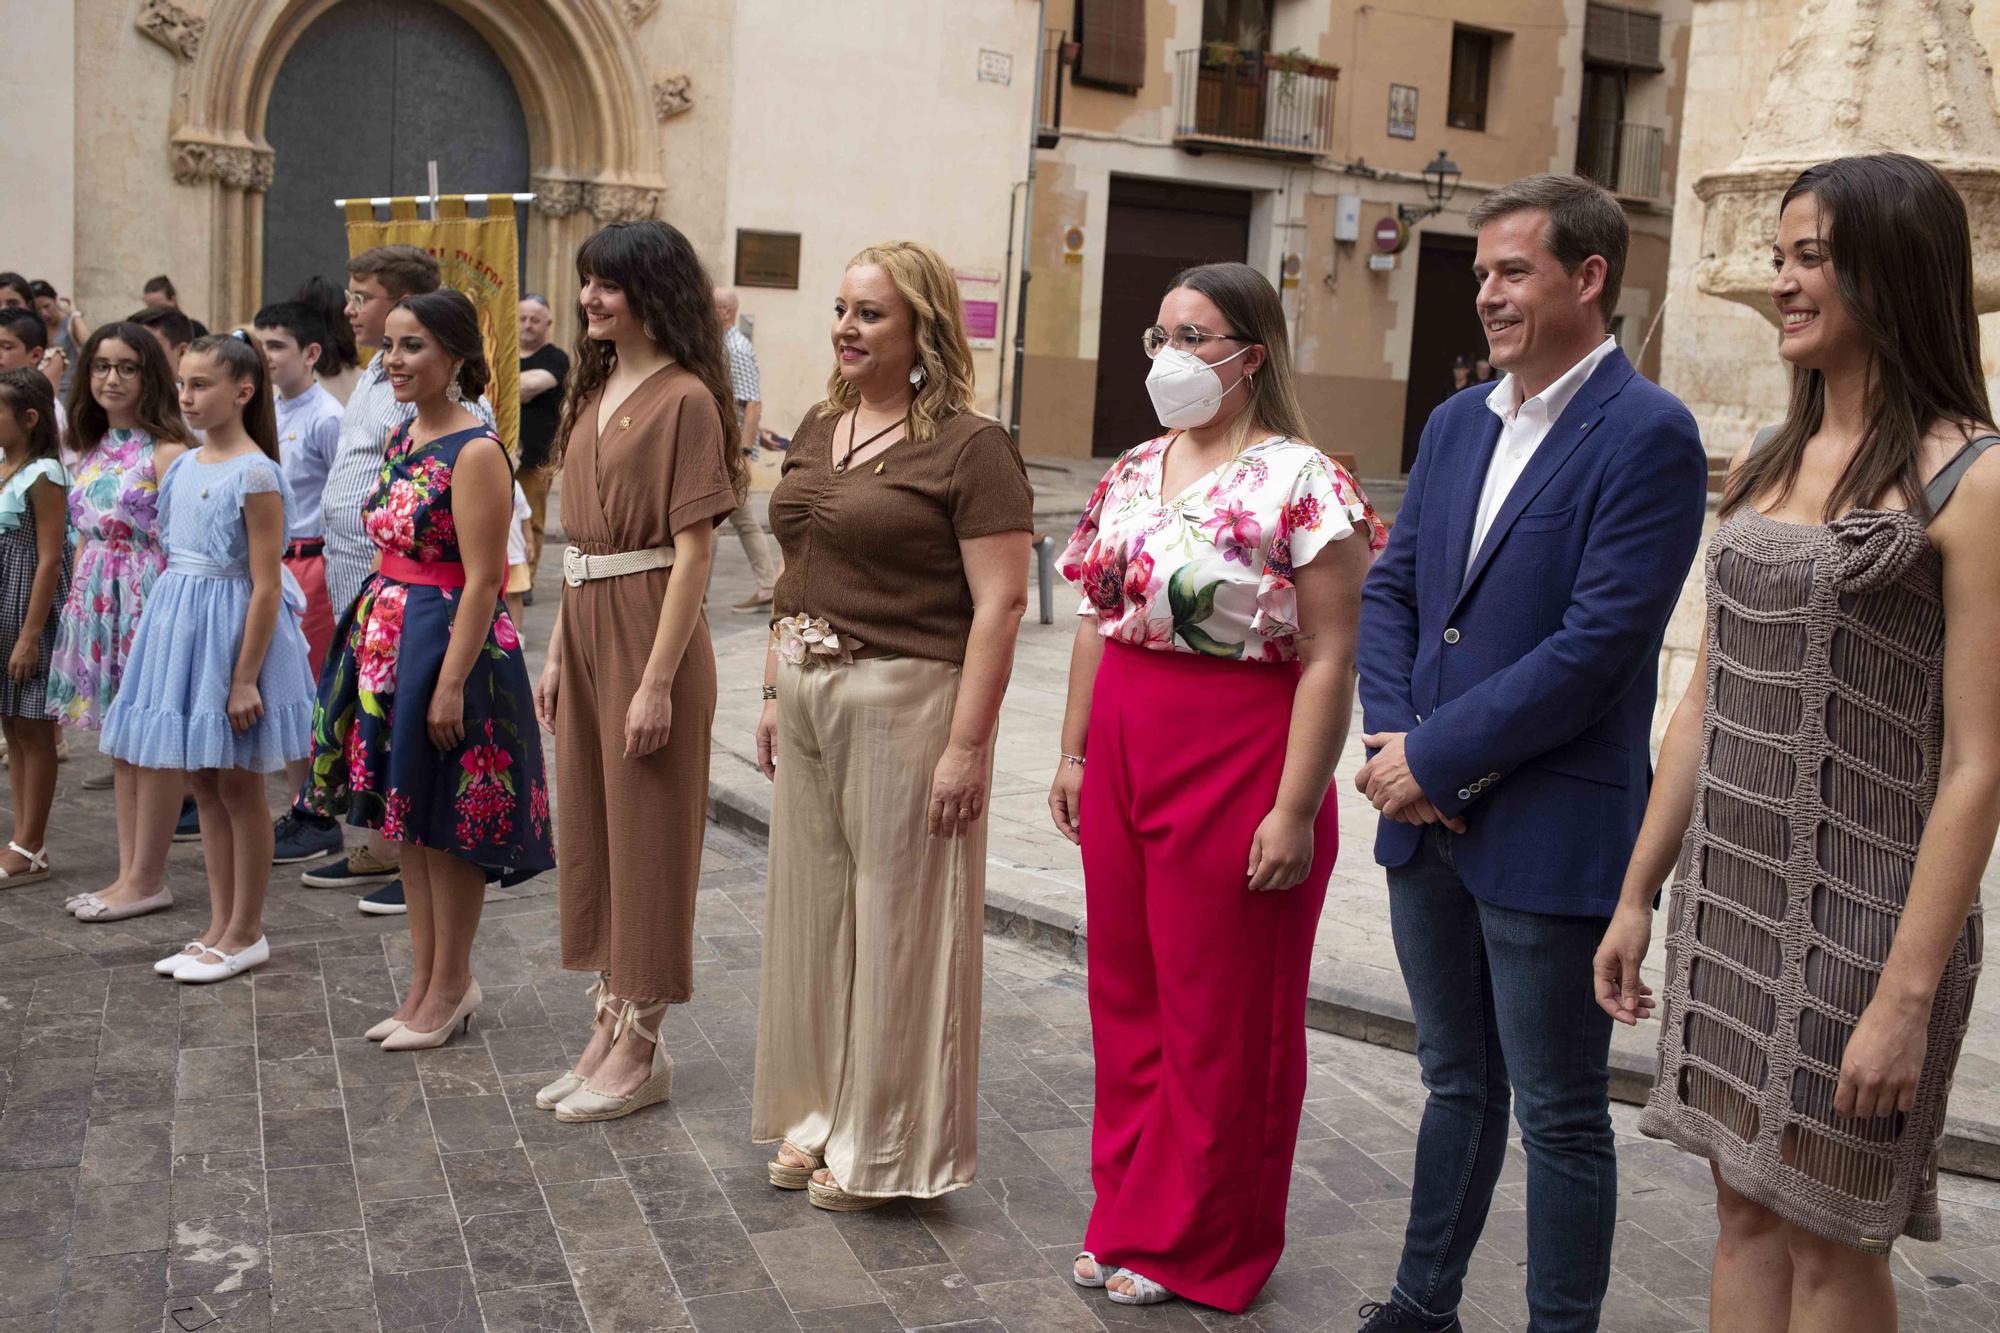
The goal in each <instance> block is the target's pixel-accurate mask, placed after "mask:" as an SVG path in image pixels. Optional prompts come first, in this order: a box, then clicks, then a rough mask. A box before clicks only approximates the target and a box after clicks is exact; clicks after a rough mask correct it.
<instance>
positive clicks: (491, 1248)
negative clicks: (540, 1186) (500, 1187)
mask: <svg viewBox="0 0 2000 1333" xmlns="http://www.w3.org/2000/svg"><path fill="white" fill-rule="evenodd" d="M463 1229H464V1233H465V1249H466V1253H467V1254H468V1255H469V1256H470V1257H471V1259H472V1278H473V1283H474V1285H475V1286H477V1287H478V1288H479V1289H480V1290H481V1291H487V1290H497V1289H500V1288H504V1287H531V1286H543V1285H547V1284H549V1283H552V1282H565V1283H566V1282H568V1281H569V1268H568V1266H567V1265H566V1264H565V1263H564V1261H563V1247H562V1243H561V1242H560V1241H559V1240H558V1239H557V1238H556V1228H555V1223H554V1222H552V1221H551V1220H550V1219H549V1215H548V1214H547V1213H546V1212H544V1211H542V1210H541V1209H540V1208H536V1209H534V1210H533V1211H531V1212H519V1213H486V1214H483V1215H481V1216H479V1217H473V1218H468V1219H467V1220H466V1221H465V1223H464V1228H463Z"/></svg>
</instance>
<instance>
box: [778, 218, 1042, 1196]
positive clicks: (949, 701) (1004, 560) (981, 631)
mask: <svg viewBox="0 0 2000 1333" xmlns="http://www.w3.org/2000/svg"><path fill="white" fill-rule="evenodd" d="M833 350H834V356H835V358H836V364H835V369H834V373H833V377H832V379H831V380H830V381H829V383H828V386H827V401H826V402H824V403H821V404H820V405H819V406H818V407H816V408H814V409H813V410H812V411H811V412H810V413H808V414H807V416H806V419H805V421H804V422H803V423H801V424H800V426H799V429H798V432H797V433H796V434H795V435H794V436H793V437H792V445H791V448H790V449H789V450H787V451H786V454H785V470H784V474H783V476H782V477H781V478H780V480H779V482H778V487H777V489H776V490H775V491H774V492H772V495H771V527H772V530H773V531H775V532H776V533H777V536H778V542H779V545H780V546H781V547H782V548H783V549H784V553H785V564H784V572H783V574H781V575H780V576H779V578H778V586H777V592H776V596H775V598H774V601H773V604H772V615H773V617H774V618H775V620H776V625H775V632H774V635H773V642H772V647H771V651H770V654H769V658H768V660H767V663H766V666H765V669H764V695H765V698H766V699H767V700H769V701H770V702H767V703H766V704H765V705H764V714H763V718H762V719H761V720H760V721H759V723H758V726H757V751H758V757H759V759H760V761H761V762H762V764H763V768H764V773H765V775H766V776H767V777H770V776H773V775H774V773H775V779H776V782H777V789H776V791H775V792H774V793H773V795H772V800H771V869H770V875H771V879H770V893H769V895H768V898H767V901H766V905H765V920H764V960H763V977H762V992H761V999H760V1001H759V1004H758V1009H757V1075H756V1085H755V1090H754V1092H753V1094H752V1098H751V1113H750V1133H751V1137H753V1138H755V1139H756V1140H757V1141H758V1142H760V1143H767V1142H768V1143H778V1144H779V1145H780V1146H779V1149H778V1153H777V1156H776V1157H775V1159H774V1160H773V1161H772V1162H771V1165H770V1177H771V1183H772V1184H773V1185H776V1186H778V1187H779V1188H781V1189H804V1190H806V1191H808V1194H809V1196H810V1198H811V1200H812V1202H813V1203H814V1204H815V1205H817V1206H818V1207H821V1208H827V1209H832V1210H836V1211H855V1210H858V1209H862V1208H869V1207H873V1206H874V1205H876V1204H880V1203H883V1202H885V1201H887V1200H888V1199H890V1198H893V1197H895V1196H898V1195H907V1196H912V1197H917V1198H928V1197H930V1196H932V1195H937V1194H943V1193H946V1192H948V1191H950V1190H955V1189H960V1188H962V1187H964V1186H966V1185H968V1184H970V1183H972V1178H973V1172H974V1170H975V1168H976V1165H977V1153H978V1148H977V1132H976V1131H977V1123H978V1092H977V1087H976V1084H977V1081H978V1075H979V985H980V941H981V933H980V932H981V928H982V926H983V924H984V912H985V908H984V899H985V882H986V876H985V869H986V812H987V795H988V788H989V786H990V783H991V778H992V770H993V734H994V725H995V722H996V721H997V719H998V716H999V712H1000V698H1001V696H1002V695H1003V694H1005V693H1006V690H1007V676H1008V673H1009V671H1010V670H1011V669H1012V666H1013V660H1014V636H1015V633H1016V630H1017V628H1018V626H1019V624H1020V620H1021V613H1022V611H1023V610H1024V609H1026V606H1027V598H1028V531H1029V528H1030V526H1031V524H1032V522H1033V516H1034V515H1033V511H1034V496H1033V492H1032V491H1031V490H1030V488H1029V486H1028V477H1027V470H1026V469H1025V468H1024V467H1023V466H1022V464H1021V456H1020V454H1019V453H1018V452H1017V451H1016V450H1015V448H1014V441H1013V439H1012V438H1011V437H1010V436H1009V435H1008V434H1007V432H1006V431H1005V430H1004V429H1002V428H1001V427H1000V425H999V424H998V423H997V422H994V421H992V420H990V419H988V418H986V417H982V416H979V415H978V414H976V413H974V412H973V411H972V410H971V406H970V400H971V398H972V354H971V352H970V351H969V350H968V348H967V346H966V340H965V327H964V324H963V322H962V321H961V319H960V315H959V304H958V286H957V283H956V281H955V280H954V279H953V277H952V273H951V269H950V267H949V266H947V265H946V264H945V262H944V261H943V260H942V259H941V258H939V257H938V255H937V254H936V253H934V252H933V251H931V250H929V249H927V248H926V247H924V246H921V245H917V244H914V243H912V242H908V241H904V242H898V243H895V244H891V245H883V246H874V247H871V248H869V249H867V250H863V251H862V252H861V253H860V254H858V255H856V256H855V257H854V259H853V261H852V262H851V263H850V264H849V266H848V269H847V273H846V276H845V277H844V278H843V279H842V280H841V284H840V293H839V295H838V296H837V297H836V298H835V300H834V303H833Z"/></svg>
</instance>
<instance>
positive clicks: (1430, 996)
mask: <svg viewBox="0 0 2000 1333" xmlns="http://www.w3.org/2000/svg"><path fill="white" fill-rule="evenodd" d="M1455 836H1456V835H1454V834H1452V833H1450V832H1448V831H1446V830H1445V829H1444V828H1442V827H1440V826H1437V825H1433V826H1431V827H1430V828H1429V829H1427V830H1426V831H1425V837H1424V840H1423V843H1422V845H1421V846H1420V847H1419V848H1418V850H1417V854H1416V855H1415V856H1414V857H1412V858H1411V860H1410V862H1409V864H1407V865H1404V866H1400V867H1397V868H1395V869H1392V870H1390V871H1389V924H1390V930H1391V932H1392V934H1393V935H1394V937H1395V941H1396V958H1397V960H1398V962H1400V963H1401V965H1402V969H1403V980H1404V982H1405V984H1407V985H1408V987H1409V991H1410V1007H1411V1009H1412V1010H1413V1011H1414V1013H1415V1015H1416V1023H1417V1060H1418V1063H1419V1064H1420V1065H1421V1066H1422V1068H1423V1077H1424V1088H1425V1089H1426V1091H1428V1093H1429V1094H1430V1095H1429V1096H1428V1097H1427V1098H1426V1099H1425V1102H1424V1118H1423V1123H1422V1125H1421V1127H1420V1128H1419V1129H1418V1131H1417V1160H1416V1167H1415V1172H1414V1183H1413V1184H1412V1187H1411V1198H1410V1223H1409V1229H1408V1231H1407V1233H1406V1234H1405V1236H1404V1240H1403V1259H1402V1263H1401V1264H1400V1266H1399V1267H1398V1268H1397V1270H1396V1286H1395V1289H1394V1290H1393V1291H1392V1292H1391V1293H1390V1299H1391V1301H1393V1302H1394V1303H1395V1304H1396V1305H1397V1306H1399V1307H1401V1308H1402V1309H1404V1310H1405V1311H1407V1312H1409V1313H1410V1314H1411V1315H1413V1316H1415V1317H1416V1318H1417V1319H1419V1320H1420V1321H1422V1322H1425V1323H1427V1324H1430V1325H1432V1326H1435V1327H1439V1328H1442V1327H1446V1326H1448V1325H1449V1322H1450V1320H1451V1318H1452V1315H1453V1313H1454V1312H1455V1311H1456V1310H1457V1308H1458V1302H1459V1298H1460V1295H1461V1293H1462V1291H1463V1286H1464V1281H1465V1270H1466V1265H1467V1263H1468V1262H1469V1261H1470V1260H1471V1258H1472V1251H1473V1247H1474V1246H1476V1245H1477V1244H1478V1243H1479V1233H1480V1231H1481V1229H1482V1228H1484V1226H1485V1225H1486V1213H1487V1209H1488V1207H1489V1206H1490V1205H1491V1203H1492V1201H1493V1186H1494V1182H1496V1181H1497V1180H1498V1179H1499V1178H1500V1168H1501V1166H1502V1165H1503V1163H1504V1160H1505V1157H1506V1152H1507V1100H1508V1094H1509V1091H1510V1084H1511V1091H1512V1092H1513V1094H1514V1097H1515V1114H1516V1115H1517V1116H1518V1117H1519V1119H1520V1122H1521V1139H1522V1146H1523V1148H1524V1149H1525V1150H1526V1152H1527V1157H1528V1311H1529V1321H1530V1322H1529V1330H1530V1333H1590V1331H1591V1330H1594V1329H1596V1328H1597V1321H1598V1307H1599V1306H1600V1305H1602V1304H1603V1301H1604V1289H1605V1286H1606V1285H1607V1284H1608V1283H1609V1282H1610V1280H1611V1233H1612V1226H1613V1223H1614V1222H1615V1221H1616V1220H1617V1212H1618V1159H1617V1155H1616V1153H1615V1151H1614V1148H1613V1145H1612V1137H1611V1109H1610V1093H1609V1085H1610V1071H1609V1066H1608V1061H1609V1059H1610V1051H1611V1018H1610V1016H1609V1015H1607V1014H1606V1013H1605V1012H1604V1011H1603V1010H1602V1009H1599V1008H1598V1007H1597V1002H1596V999H1595V998H1594V990H1593V987H1592V983H1591V959H1592V957H1593V956H1594V954H1595V953H1596V951H1597V944H1598V940H1599V939H1600V938H1601V937H1602V935H1603V933H1604V922H1603V921H1601V920H1599V919H1598V918H1596V917H1580V916H1545V915H1542V914H1540V913H1536V912H1520V911H1515V910H1513V909H1511V908H1505V907H1496V906H1494V905H1492V904H1491V903H1486V902H1481V901H1480V900H1479V899H1477V898H1475V897H1473V896H1472V893H1471V892H1470V891H1469V890H1468V889H1467V888H1466V887H1465V882H1464V881H1463V880H1461V879H1460V878H1459V877H1458V871H1457V869H1456V867H1455V866H1454V865H1453V862H1452V843H1453V839H1454V837H1455Z"/></svg>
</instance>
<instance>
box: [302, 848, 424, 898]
mask: <svg viewBox="0 0 2000 1333" xmlns="http://www.w3.org/2000/svg"><path fill="white" fill-rule="evenodd" d="M399 873H401V872H400V871H399V870H398V869H397V866H396V863H395V862H394V861H391V860H388V859H387V858H385V857H380V856H377V855H375V853H374V852H373V851H371V850H369V847H368V845H367V844H366V843H363V844H362V845H361V846H359V847H356V848H354V849H353V850H352V851H350V852H348V854H347V855H346V856H344V857H340V858H338V859H337V860H333V861H328V862H327V863H326V864H325V865H320V866H315V867H313V868H312V869H311V870H308V871H306V872H305V873H304V874H302V875H300V876H299V883H301V884H303V885H305V886H306V887H307V888H309V889H364V888H369V887H371V886H373V885H376V884H387V883H388V882H389V881H390V880H392V879H394V878H396V876H397V875H398V874H399Z"/></svg>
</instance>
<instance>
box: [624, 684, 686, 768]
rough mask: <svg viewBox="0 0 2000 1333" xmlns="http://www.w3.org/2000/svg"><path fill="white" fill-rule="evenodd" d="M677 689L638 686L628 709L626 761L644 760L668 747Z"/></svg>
mask: <svg viewBox="0 0 2000 1333" xmlns="http://www.w3.org/2000/svg"><path fill="white" fill-rule="evenodd" d="M673 695H674V687H673V685H672V683H671V682H668V683H666V684H648V683H646V682H645V681H641V682H640V683H639V688H638V689H637V690H636V691H634V692H633V695H632V702H631V703H630V704H629V705H628V706H627V707H626V709H625V757H626V758H627V759H644V758H645V757H646V756H647V755H649V754H651V753H652V752H653V751H655V750H657V749H659V748H660V747H661V746H662V745H665V744H666V743H667V732H668V731H669V730H670V729H671V728H672V727H673V723H674V697H673Z"/></svg>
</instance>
